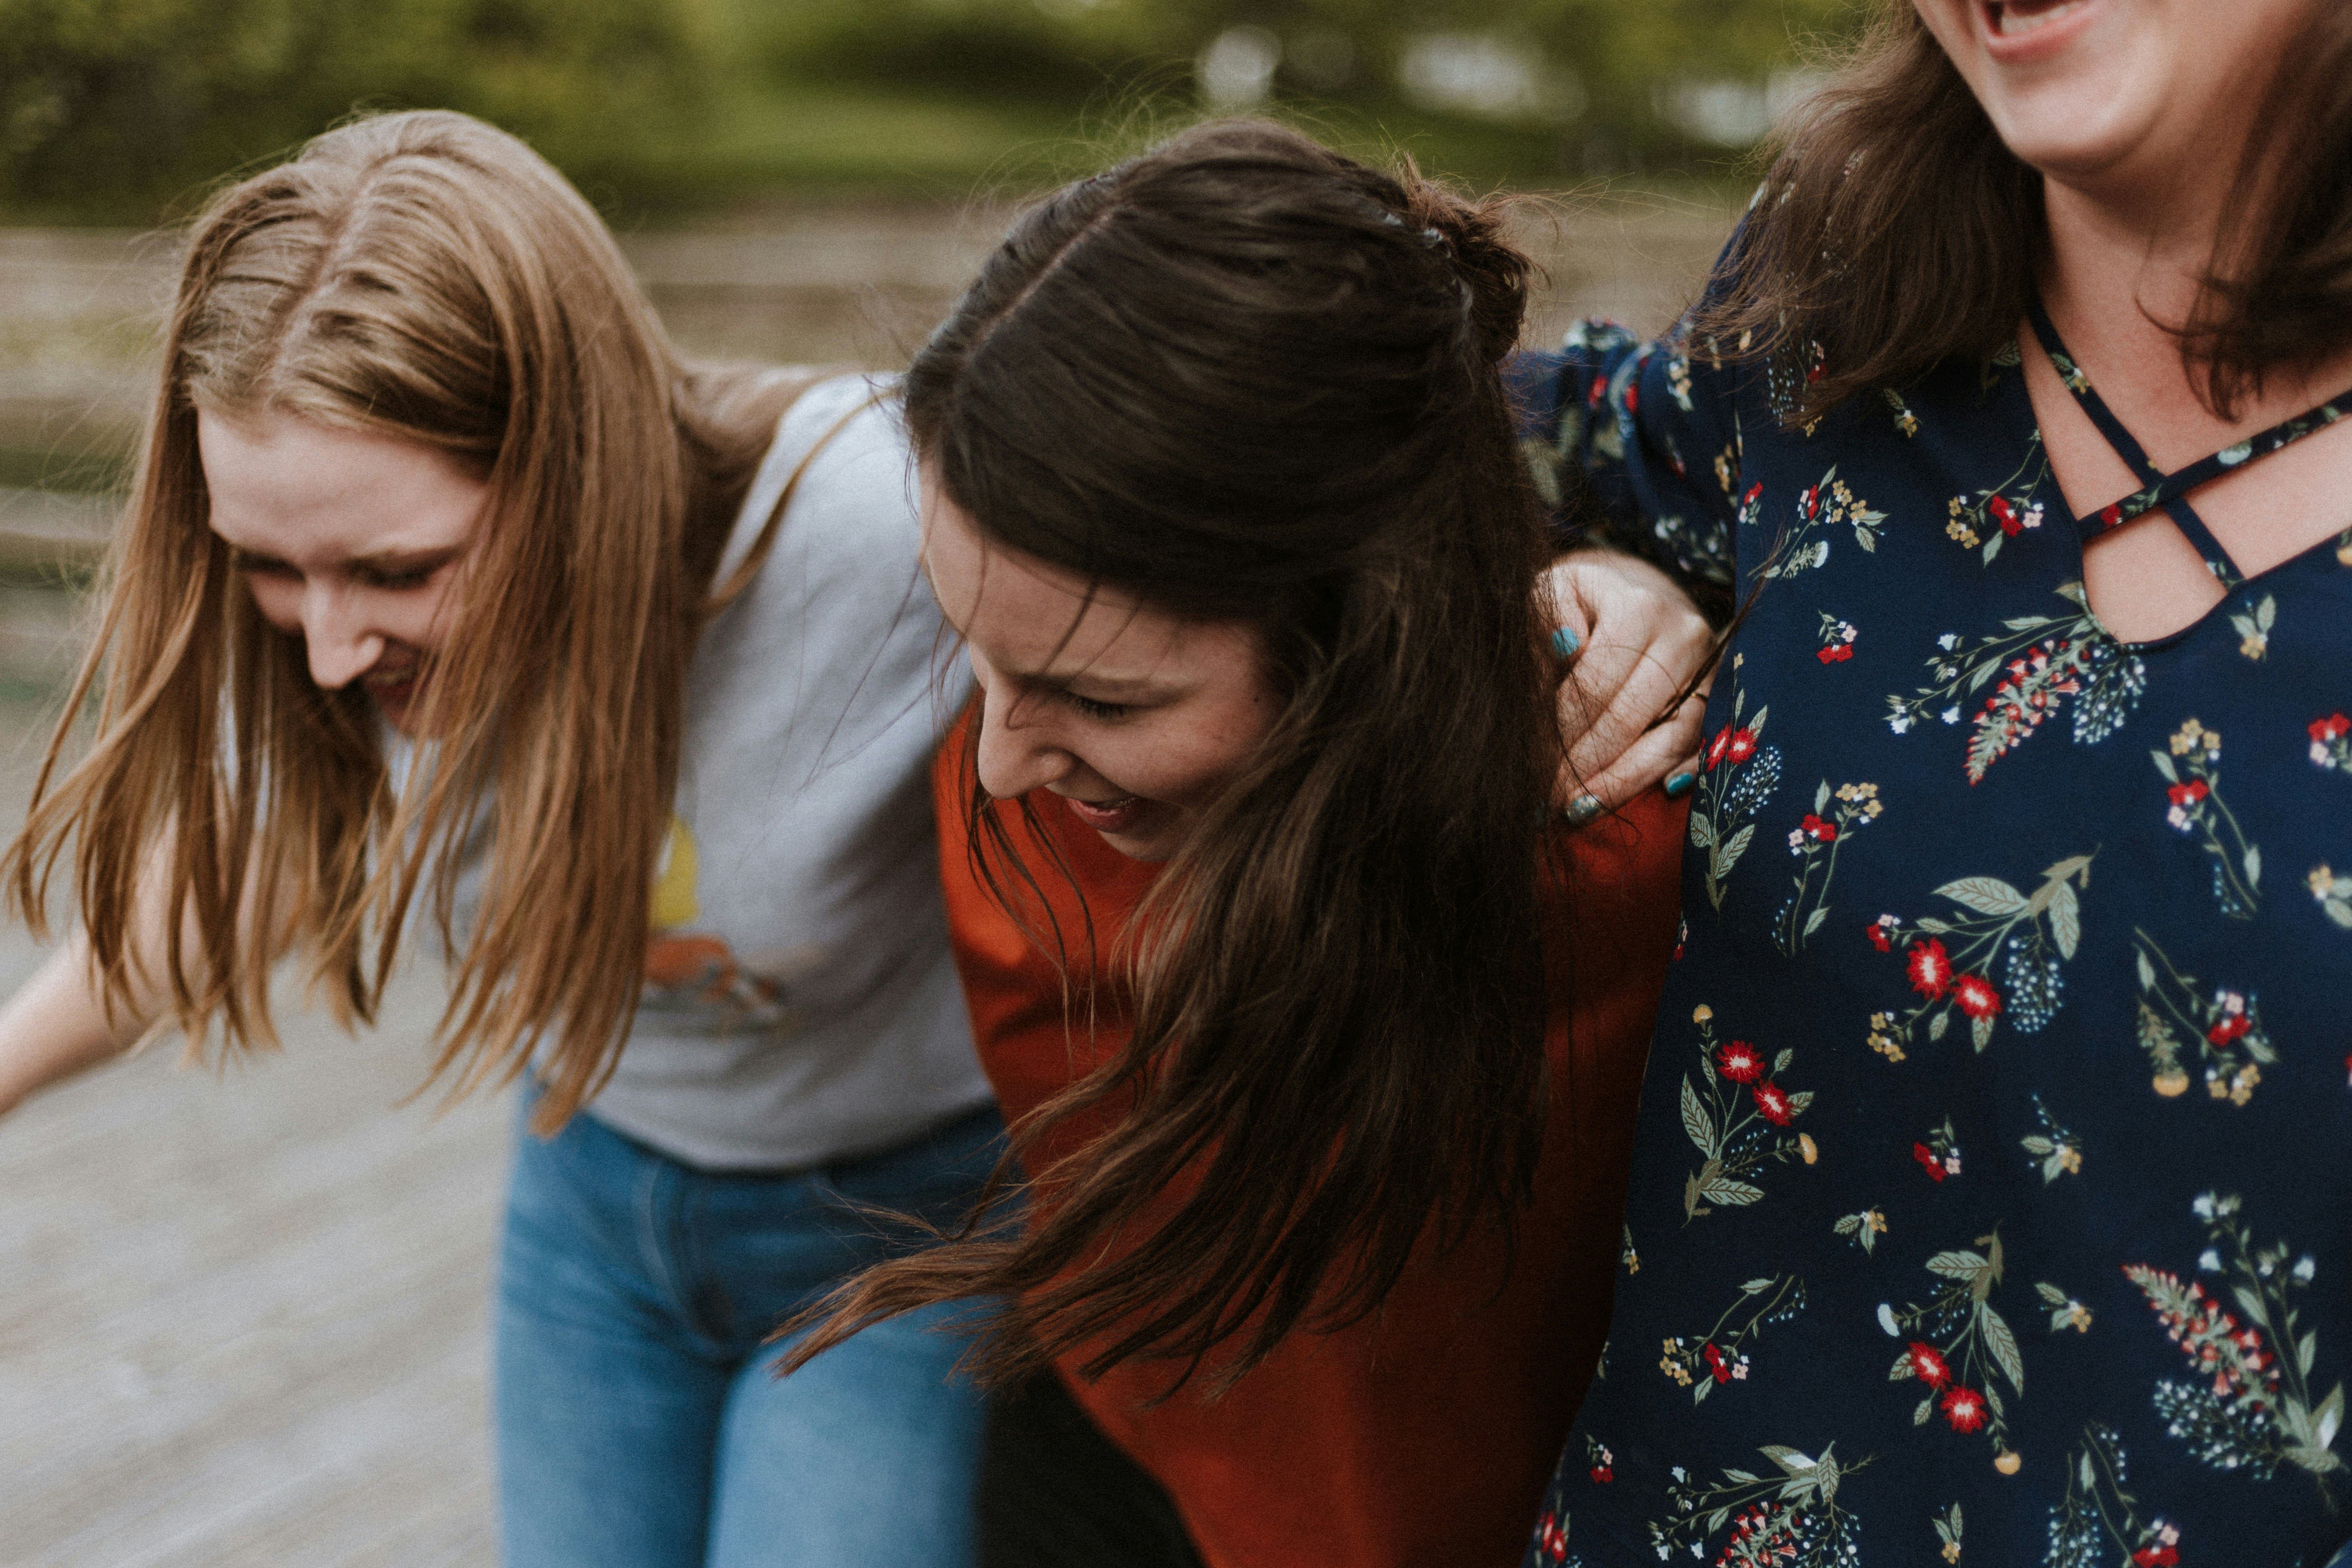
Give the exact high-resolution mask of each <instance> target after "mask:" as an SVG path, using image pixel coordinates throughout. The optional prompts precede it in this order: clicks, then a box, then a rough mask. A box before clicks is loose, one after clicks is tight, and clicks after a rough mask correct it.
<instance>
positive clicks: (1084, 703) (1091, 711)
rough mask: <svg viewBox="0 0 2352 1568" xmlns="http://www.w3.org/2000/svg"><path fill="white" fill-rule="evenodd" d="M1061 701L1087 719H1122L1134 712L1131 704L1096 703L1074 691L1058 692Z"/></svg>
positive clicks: (1133, 706)
mask: <svg viewBox="0 0 2352 1568" xmlns="http://www.w3.org/2000/svg"><path fill="white" fill-rule="evenodd" d="M1056 695H1057V696H1059V697H1060V698H1061V700H1063V701H1065V702H1066V703H1068V704H1069V705H1070V706H1071V707H1073V708H1075V709H1076V710H1078V711H1079V712H1081V713H1083V714H1085V715H1086V716H1087V718H1089V719H1102V720H1107V721H1108V720H1114V719H1124V718H1126V717H1127V716H1128V715H1129V713H1132V712H1134V711H1135V705H1134V704H1133V703H1131V702H1097V701H1096V700H1094V699H1093V698H1091V697H1081V696H1079V695H1078V694H1077V693H1076V692H1075V691H1067V690H1064V691H1059V692H1057V693H1056Z"/></svg>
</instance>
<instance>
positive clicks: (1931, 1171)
mask: <svg viewBox="0 0 2352 1568" xmlns="http://www.w3.org/2000/svg"><path fill="white" fill-rule="evenodd" d="M1911 1157H1912V1158H1913V1159H1914V1160H1916V1161H1918V1162H1919V1163H1920V1164H1921V1165H1922V1166H1924V1167H1925V1168H1926V1170H1927V1174H1928V1176H1929V1177H1930V1178H1931V1179H1933V1180H1935V1181H1938V1182H1940V1181H1942V1180H1943V1179H1944V1162H1942V1161H1941V1160H1938V1159H1937V1158H1936V1152H1935V1151H1934V1150H1933V1149H1930V1148H1928V1147H1927V1145H1926V1144H1925V1143H1914V1144H1912V1145H1911Z"/></svg>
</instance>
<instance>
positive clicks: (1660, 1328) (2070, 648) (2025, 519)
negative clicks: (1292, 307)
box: [1516, 321, 2352, 1568]
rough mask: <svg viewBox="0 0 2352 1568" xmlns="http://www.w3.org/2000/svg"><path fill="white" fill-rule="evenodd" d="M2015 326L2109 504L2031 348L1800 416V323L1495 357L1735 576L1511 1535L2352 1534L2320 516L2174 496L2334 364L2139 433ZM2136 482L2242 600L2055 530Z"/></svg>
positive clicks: (1735, 1543) (1718, 1550)
mask: <svg viewBox="0 0 2352 1568" xmlns="http://www.w3.org/2000/svg"><path fill="white" fill-rule="evenodd" d="M2034 325H2035V328H2036V330H2037V331H2040V332H2042V335H2043V339H2044V342H2046V343H2047V344H2048V346H2049V348H2050V350H2051V353H2052V356H2053V363H2055V364H2056V365H2057V367H2058V369H2059V372H2060V374H2061V375H2062V376H2063V377H2064V378H2065V380H2066V382H2067V384H2068V385H2069V386H2070V387H2071V388H2072V389H2073V391H2074V394H2075V395H2076V397H2077V398H2078V399H2080V400H2081V401H2082V403H2083V405H2084V408H2085V410H2086V412H2088V413H2090V414H2091V416H2093V418H2094V419H2095V421H2096V422H2097V424H2098V425H2099V426H2100V427H2101V429H2102V430H2103V431H2104V432H2105V434H2106V436H2107V437H2108V438H2109V440H2110V441H2111V442H2113V443H2114V444H2115V445H2116V447H2117V450H2118V451H2119V452H2120V453H2121V454H2122V456H2123V457H2124V458H2125V459H2126V462H2127V463H2129V464H2131V465H2132V467H2133V468H2134V469H2135V471H2136V472H2138V473H2140V474H2141V475H2143V476H2144V477H2145V479H2146V480H2147V484H2146V487H2145V488H2144V489H2142V490H2141V491H2140V492H2138V493H2137V494H2136V495H2134V496H2132V497H2130V498H2127V499H2126V500H2120V501H2119V502H2117V504H2116V505H2114V506H2111V507H2108V508H2106V509H2105V510H2104V511H2102V512H2100V513H2097V514H2095V515H2094V516H2091V517H2088V518H2084V519H2080V520H2077V519H2075V518H2074V516H2073V515H2072V514H2071V513H2070V511H2069V510H2068V508H2067V506H2066V504H2065V502H2064V501H2063V499H2062V498H2061V496H2060V493H2059V490H2058V488H2057V486H2056V484H2055V483H2054V482H2053V479H2051V476H2050V469H2049V464H2048V461H2047V459H2046V458H2045V456H2044V454H2043V451H2042V441H2041V436H2040V433H2039V431H2038V429H2037V426H2036V423H2035V419H2034V415H2033V410H2032V406H2031V405H2030V404H2029V402H2028V400H2027V396H2026V388H2025V383H2024V379H2023V376H2022V374H2021V370H2020V366H2019V359H2018V355H2017V352H2016V350H2015V348H2014V347H2011V349H2009V350H2008V351H2007V352H2005V353H2002V354H2000V356H1998V357H1997V358H1996V359H1995V360H1994V361H1993V362H1991V363H1982V364H1979V363H1950V364H1947V365H1945V366H1943V367H1941V368H1939V369H1938V370H1937V371H1936V372H1935V373H1934V374H1930V375H1928V376H1927V377H1926V378H1925V379H1923V380H1922V381H1920V382H1919V383H1918V384H1916V385H1911V386H1906V387H1902V388H1898V389H1890V390H1886V391H1885V392H1881V393H1873V394H1870V395H1866V396H1861V397H1856V398H1853V399H1852V400H1850V401H1849V402H1848V403H1846V404H1845V405H1842V406H1840V407H1839V408H1837V409H1836V410H1834V411H1832V413H1831V414H1829V415H1828V416H1825V417H1823V418H1822V419H1821V420H1819V421H1818V422H1816V424H1814V425H1813V426H1808V427H1806V428H1804V429H1802V430H1801V431H1787V430H1784V429H1783V428H1782V427H1781V426H1780V420H1779V418H1778V417H1777V416H1776V412H1777V411H1778V410H1780V409H1785V408H1786V407H1788V406H1789V399H1790V394H1791V393H1792V391H1793V389H1794V388H1795V386H1796V385H1797V384H1799V378H1800V377H1801V375H1802V374H1803V373H1804V366H1803V365H1802V364H1801V363H1794V364H1790V365H1774V364H1769V363H1765V364H1758V363H1752V362H1746V363H1738V362H1732V363H1727V362H1718V361H1717V360H1716V359H1714V358H1712V357H1711V356H1710V355H1709V353H1707V352H1706V345H1705V344H1702V343H1696V342H1688V341H1681V342H1664V343H1651V344H1643V343H1638V342H1635V341H1634V340H1633V338H1632V337H1631V336H1630V335H1628V334H1626V333H1625V332H1623V331H1621V330H1619V329H1616V328H1613V327H1605V326H1601V325H1599V324H1588V325H1587V326H1585V327H1582V328H1580V329H1578V330H1577V331H1573V332H1571V333H1570V336H1569V339H1568V342H1567V344H1566V347H1565V349H1564V350H1563V352H1561V353H1557V354H1549V355H1530V356H1528V357H1527V358H1526V359H1524V360H1522V361H1521V362H1519V363H1518V364H1517V369H1516V374H1517V380H1518V382H1519V390H1520V392H1521V393H1522V395H1523V396H1524V399H1525V401H1526V402H1527V404H1528V405H1529V406H1530V407H1531V408H1532V409H1533V410H1534V411H1535V412H1534V415H1533V416H1532V420H1531V424H1530V426H1529V427H1530V428H1531V429H1533V430H1535V431H1536V432H1537V434H1536V435H1535V436H1534V437H1531V440H1530V445H1531V448H1532V452H1531V455H1532V456H1534V457H1535V458H1538V468H1539V470H1541V471H1542V473H1543V474H1544V476H1545V477H1547V478H1548V479H1549V481H1550V482H1552V483H1555V484H1562V485H1574V484H1578V483H1580V482H1589V484H1590V486H1591V489H1592V491H1593V492H1594V493H1595V494H1596V495H1597V497H1598V500H1599V501H1600V502H1601V513H1602V515H1603V517H1604V518H1605V520H1606V521H1605V523H1604V524H1603V525H1602V526H1605V527H1606V528H1607V529H1608V530H1609V531H1612V533H1613V534H1614V535H1615V537H1616V538H1617V539H1618V540H1619V542H1622V543H1623V544H1625V545H1627V546H1628V547H1631V548H1633V549H1636V550H1639V551H1641V552H1644V553H1646V554H1648V555H1650V556H1652V557H1653V558H1654V559H1656V560H1658V561H1659V562H1660V563H1663V564H1664V565H1666V566H1668V567H1669V568H1672V569H1674V570H1675V571H1676V572H1677V573H1678V574H1681V575H1682V576H1683V577H1684V579H1685V581H1688V582H1691V583H1693V584H1696V585H1699V586H1701V587H1706V586H1710V585H1711V586H1712V587H1713V588H1714V589H1715V590H1716V591H1717V593H1718V594H1720V595H1722V596H1723V597H1724V598H1725V599H1726V600H1728V599H1730V598H1732V597H1734V596H1744V595H1746V593H1747V592H1748V590H1750V589H1757V588H1759V587H1760V593H1759V595H1758V597H1757V598H1756V601H1755V605H1754V608H1753V611H1752V613H1751V615H1750V616H1749V618H1748V621H1747V623H1746V625H1745V626H1744V627H1743V628H1742V630H1741V631H1740V633H1739V635H1738V638H1737V639H1736V641H1735V643H1734V645H1733V652H1732V654H1731V656H1730V658H1729V659H1728V661H1727V666H1726V668H1724V669H1723V670H1722V671H1721V672H1720V674H1719V676H1718V678H1717V681H1716V685H1715V690H1714V697H1713V702H1712V706H1711V709H1710V710H1709V716H1708V734H1709V737H1710V738H1709V739H1708V741H1707V742H1706V760H1705V765H1704V770H1703V772H1702V773H1701V774H1700V776H1699V782H1698V784H1697V786H1696V791H1695V792H1694V794H1693V797H1692V801H1693V804H1692V809H1691V816H1690V842H1689V846H1688V849H1687V853H1686V858H1685V872H1684V887H1683V896H1684V910H1685V914H1684V921H1685V942H1684V947H1683V951H1682V952H1681V953H1680V955H1679V958H1678V961H1677V963H1676V964H1675V968H1674V971H1673V973H1672V975H1671V977H1670V979H1669V982H1668V984H1667V988H1666V993H1665V1000H1664V1005H1663V1007H1662V1009H1661V1012H1660V1015H1659V1025H1658V1031H1657V1035H1656V1037H1655V1040H1654V1045H1653V1047H1652V1051H1651V1056H1650V1061H1649V1066H1648V1069H1647V1077H1646V1079H1645V1082H1644V1087H1643V1100H1642V1110H1641V1118H1642V1121H1641V1126H1640V1130H1639V1135H1638V1142H1637V1146H1636V1154H1635V1161H1634V1168H1633V1188H1632V1194H1631V1197H1630V1200H1629V1203H1628V1205H1627V1209H1626V1224H1625V1237H1624V1250H1623V1257H1622V1265H1621V1269H1620V1273H1619V1278H1618V1282H1617V1289H1616V1302H1615V1309H1614V1316H1613V1319H1612V1323H1611V1330H1610V1334H1611V1337H1610V1345H1609V1349H1608V1351H1607V1352H1606V1355H1605V1357H1604V1361H1603V1365H1602V1373H1601V1378H1600V1379H1599V1380H1598V1381H1597V1382H1596V1383H1595V1384H1594V1385H1593V1389H1592V1393H1591V1396H1590V1397H1589V1398H1588V1400H1587V1401H1586V1403H1585V1405H1584V1408H1583V1410H1582V1412H1581V1414H1580V1416H1579V1418H1578V1420H1577V1423H1576V1426H1575V1429H1574V1431H1573V1432H1572V1433H1571V1434H1570V1438H1569V1445H1568V1450H1567V1453H1566V1454H1565V1455H1564V1457H1563V1458H1562V1460H1561V1464H1560V1468H1559V1473H1558V1476H1557V1478H1556V1479H1555V1480H1554V1483H1553V1486H1552V1488H1551V1490H1550V1493H1549V1496H1548V1498H1547V1499H1546V1501H1545V1507H1544V1511H1543V1514H1542V1517H1541V1520H1540V1521H1539V1523H1538V1530H1537V1534H1536V1538H1535V1541H1534V1543H1533V1545H1532V1547H1531V1549H1530V1551H1529V1553H1528V1563H1530V1564H1539V1565H1551V1564H1584V1565H1587V1568H1627V1565H1631V1564H1634V1563H1652V1562H1657V1561H1660V1560H1667V1561H1673V1560H1696V1561H1699V1562H1703V1563H1726V1564H1754V1565H1764V1564H1771V1565H1774V1568H1828V1565H1830V1564H1839V1565H1870V1568H1876V1565H1878V1564H1914V1563H1916V1564H1923V1565H1933V1564H1936V1563H1976V1564H1981V1565H1983V1568H2023V1565H2027V1564H2045V1565H2048V1568H2090V1565H2093V1564H2099V1565H2108V1564H2113V1565H2117V1568H2173V1565H2193V1564H2216V1565H2222V1564H2227V1565H2240V1564H2242V1565H2246V1568H2287V1565H2290V1564H2312V1565H2317V1564H2321V1563H2327V1562H2328V1561H2329V1560H2330V1558H2331V1557H2332V1556H2333V1554H2334V1553H2335V1552H2336V1550H2337V1549H2338V1548H2339V1547H2341V1546H2343V1545H2344V1543H2345V1542H2347V1539H2352V1470H2347V1464H2346V1460H2345V1457H2344V1456H2345V1453H2346V1449H2347V1443H2346V1442H2345V1441H2344V1438H2343V1434H2342V1427H2343V1426H2344V1405H2345V1393H2344V1386H2345V1383H2346V1381H2347V1379H2352V1058H2347V1050H2352V1002H2347V998H2352V717H2347V715H2352V531H2347V532H2346V533H2344V534H2343V535H2341V536H2340V537H2336V538H2333V539H2330V540H2328V541H2326V542H2323V543H2322V544H2320V545H2319V546H2317V547H2315V548H2314V549H2311V550H2308V551H2306V552H2304V553H2302V554H2301V555H2298V556H2296V557H2294V559H2292V560H2290V561H2287V562H2285V563H2283V564H2281V565H2279V566H2277V567H2274V568H2273V569H2272V570H2270V571H2267V572H2263V573H2261V574H2254V575H2248V576H2243V577H2242V576H2241V574H2239V573H2238V572H2237V571H2236V569H2235V568H2234V567H2233V566H2231V563H2230V562H2229V558H2228V555H2227V553H2226V552H2224V551H2222V550H2221V548H2220V547H2219V545H2218V544H2216V543H2215V542H2213V540H2212V538H2211V535H2210V532H2209V531H2207V530H2206V529H2205V527H2204V525H2203V524H2202V523H2201V522H2200V521H2199V520H2198V519H2197V517H2196V513H2195V510H2194V509H2193V507H2192V506H2191V505H2190V504H2189V501H2188V500H2186V499H2184V497H2185V495H2186V493H2187V492H2188V491H2189V490H2191V489H2194V487H2195V486H2196V485H2197V484H2198V483H2200V482H2202V480H2203V479H2210V478H2211V477H2213V476H2214V475H2215V474H2218V473H2219V472H2221V471H2222V470H2223V469H2225V468H2231V467H2234V466H2235V465H2237V464H2240V463H2243V462H2248V461H2253V460H2257V459H2259V458H2261V457H2263V456H2264V455H2266V454H2267V453H2268V452H2269V451H2271V450H2274V449H2276V447H2279V446H2281V445H2284V443H2285V442H2286V441H2288V440H2291V439H2293V438H2294V437H2297V436H2299V435H2301V434H2304V433H2305V432H2306V431H2308V430H2310V429H2314V428H2317V427H2319V426H2321V425H2323V424H2325V423H2326V422H2328V421H2332V420H2334V419H2335V418H2336V417H2337V416H2338V409H2339V407H2340V408H2341V409H2343V410H2344V411H2346V412H2352V399H2347V400H2338V403H2337V404H2336V405H2329V406H2326V407H2323V408H2321V409H2318V410H2315V411H2314V413H2313V414H2311V415H2309V416H2305V418H2304V419H2303V420H2300V421H2293V422H2290V423H2289V424H2287V425H2285V426H2280V427H2279V428H2278V429H2277V430H2275V431H2273V432H2270V433H2268V434H2267V435H2266V436H2264V437H2259V438H2257V439H2256V440H2255V441H2253V442H2251V443H2248V444H2246V445H2244V446H2242V447H2234V448H2232V449H2231V450H2229V451H2225V452H2222V453H2220V454H2217V455H2216V456H2215V457H2213V458H2209V459H2207V460H2206V462H2204V463H2202V464H2200V465H2197V466H2196V467H2194V468H2191V469H2189V470H2185V471H2184V472H2183V473H2182V474H2180V475H2179V476H2175V477H2172V478H2170V479H2167V478H2166V477H2165V476H2163V475H2160V474H2158V473H2157V472H2156V471H2155V469H2154V468H2153V467H2152V465H2150V464H2149V463H2148V462H2147V458H2146V457H2145V455H2144V454H2142V453H2141V451H2140V449H2139V447H2138V446H2137V444H2136V443H2134V442H2133V441H2132V440H2131V437H2130V436H2129V435H2128V433H2127V432H2125V431H2124V430H2123V429H2122V428H2121V427H2120V426H2118V425H2116V422H2115V420H2114V419H2113V418H2112V417H2111V416H2109V415H2108V414H2107V412H2106V410H2105V406H2104V405H2102V404H2100V403H2099V401H2098V399H2097V396H2096V394H2095V391H2094V389H2093V388H2092V387H2091V385H2090V384H2089V383H2088V381H2087V380H2086V379H2085V377H2084V375H2083V374H2082V373H2081V372H2080V371H2079V370H2078V369H2077V368H2076V367H2075V366H2074V363H2073V362H2072V361H2071V360H2070V359H2068V358H2067V357H2065V351H2064V348H2063V344H2060V343H2059V342H2057V340H2056V336H2055V334H2054V333H2053V332H2051V331H2049V329H2048V324H2047V322H2046V321H2036V322H2035V323H2034ZM1579 472H1580V473H1581V475H1582V477H1583V478H1582V480H1581V481H1580V480H1579V479H1578V474H1579ZM2155 507H2165V508H2167V509H2168V510H2169V511H2170V512H2171V514H2172V515H2173V517H2174V519H2175V521H2177V522H2178V523H2179V526H2180V527H2181V529H2182V531H2184V532H2185V533H2186V534H2187V535H2188V536H2189V538H2190V539H2191V540H2192V541H2194V542H2197V543H2198V544H2199V545H2200V548H2202V549H2203V551H2204V552H2205V553H2206V554H2207V556H2208V557H2209V558H2210V565H2211V567H2212V570H2213V571H2214V572H2215V573H2216V574H2217V575H2218V576H2219V577H2220V578H2221V581H2222V582H2223V584H2225V586H2226V587H2227V588H2228V589H2229V593H2228V597H2227V598H2226V600H2225V601H2224V602H2223V603H2222V604H2221V605H2218V606H2217V607H2215V608H2214V610H2213V611H2212V612H2211V613H2210V614H2209V615H2207V616H2204V617H2203V618H2202V619H2200V620H2199V621H2198V622H2197V623H2196V624H2194V625H2193V626H2189V627H2188V628H2187V629H2186V630H2184V631H2181V632H2179V634H2177V635H2175V636H2172V637H2165V638H2162V639H2160V640H2158V641H2155V642H2149V643H2138V644H2125V643H2120V642H2118V641H2117V640H2116V639H2115V638H2114V637H2111V636H2110V635H2109V634H2108V633H2107V632H2106V631H2105V629H2104V628H2103V627H2102V626H2100V624H2099V621H2098V619H2097V617H2095V616H2094V615H2093V614H2092V613H2091V611H2090V609H2089V608H2088V606H2087V605H2086V603H2085V600H2084V591H2083V587H2082V580H2083V542H2084V539H2085V538H2086V537H2088V536H2091V535H2093V534H2095V533H2096V532H2097V531H2100V530H2101V529H2104V528H2112V527H2116V526H2118V525H2120V524H2121V523H2123V522H2125V521H2130V520H2131V519H2132V518H2135V517H2137V516H2139V515H2141V514H2142V513H2144V512H2146V511H2147V510H2150V509H2151V508H2155ZM2346 513H2347V517H2346V521H2347V523H2352V498H2347V503H2346Z"/></svg>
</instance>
